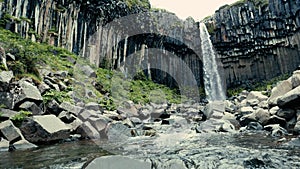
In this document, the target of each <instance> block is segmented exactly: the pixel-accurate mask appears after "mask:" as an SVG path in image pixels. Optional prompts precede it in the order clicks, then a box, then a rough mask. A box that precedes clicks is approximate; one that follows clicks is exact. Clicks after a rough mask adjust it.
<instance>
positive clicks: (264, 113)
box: [240, 109, 270, 126]
mask: <svg viewBox="0 0 300 169" xmlns="http://www.w3.org/2000/svg"><path fill="white" fill-rule="evenodd" d="M269 119H270V113H269V112H268V110H264V109H257V110H255V111H254V112H253V113H251V114H247V115H245V116H242V117H241V118H240V123H241V125H242V126H247V125H248V124H249V123H250V122H259V123H260V124H262V125H266V124H267V122H268V121H269Z"/></svg>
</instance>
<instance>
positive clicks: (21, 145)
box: [13, 139, 38, 150]
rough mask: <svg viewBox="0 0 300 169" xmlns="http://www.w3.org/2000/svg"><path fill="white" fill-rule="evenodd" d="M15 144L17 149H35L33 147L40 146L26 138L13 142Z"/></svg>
mask: <svg viewBox="0 0 300 169" xmlns="http://www.w3.org/2000/svg"><path fill="white" fill-rule="evenodd" d="M13 146H14V148H15V149H16V150H28V149H33V148H37V147H38V146H37V145H35V144H32V143H30V142H29V141H27V140H24V139H22V140H20V141H17V142H15V143H14V144H13Z"/></svg>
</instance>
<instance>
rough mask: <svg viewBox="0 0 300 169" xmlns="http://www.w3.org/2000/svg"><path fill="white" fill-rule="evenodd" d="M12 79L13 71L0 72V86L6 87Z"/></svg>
mask: <svg viewBox="0 0 300 169" xmlns="http://www.w3.org/2000/svg"><path fill="white" fill-rule="evenodd" d="M13 78H14V73H13V71H1V72H0V85H1V86H2V85H5V86H7V85H8V84H9V83H10V82H11V80H12V79H13Z"/></svg>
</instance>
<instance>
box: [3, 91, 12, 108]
mask: <svg viewBox="0 0 300 169" xmlns="http://www.w3.org/2000/svg"><path fill="white" fill-rule="evenodd" d="M1 104H2V105H4V106H6V107H7V108H9V109H13V108H14V106H15V102H14V96H13V94H12V93H10V92H0V105H1Z"/></svg>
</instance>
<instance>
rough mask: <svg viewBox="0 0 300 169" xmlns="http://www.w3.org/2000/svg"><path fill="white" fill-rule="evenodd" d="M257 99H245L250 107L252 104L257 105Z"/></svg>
mask: <svg viewBox="0 0 300 169" xmlns="http://www.w3.org/2000/svg"><path fill="white" fill-rule="evenodd" d="M259 102H260V101H259V100H258V99H249V100H247V103H248V104H249V105H250V106H252V107H254V106H257V105H258V104H259Z"/></svg>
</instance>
